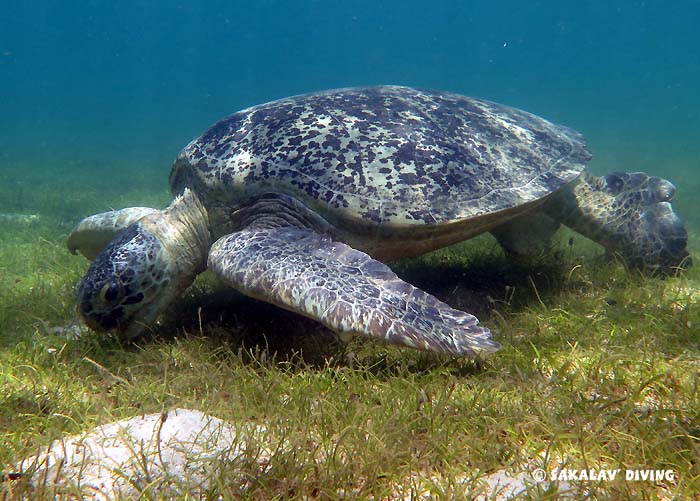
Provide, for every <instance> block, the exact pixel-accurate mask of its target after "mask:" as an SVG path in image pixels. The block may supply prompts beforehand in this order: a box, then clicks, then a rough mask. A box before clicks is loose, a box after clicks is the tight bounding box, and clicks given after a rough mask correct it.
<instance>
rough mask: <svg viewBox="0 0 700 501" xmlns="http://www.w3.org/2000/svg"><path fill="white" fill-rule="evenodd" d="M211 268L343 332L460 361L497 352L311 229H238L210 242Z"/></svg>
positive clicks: (464, 323)
mask: <svg viewBox="0 0 700 501" xmlns="http://www.w3.org/2000/svg"><path fill="white" fill-rule="evenodd" d="M208 264H209V268H210V269H211V270H212V271H214V273H216V274H217V275H219V276H220V277H221V278H223V279H224V280H225V281H226V282H227V283H228V284H230V285H232V286H233V287H235V288H236V289H238V290H240V291H241V292H243V293H244V294H246V295H248V296H252V297H255V298H257V299H261V300H263V301H267V302H270V303H272V304H275V305H277V306H280V307H282V308H285V309H288V310H291V311H294V312H297V313H300V314H302V315H305V316H307V317H310V318H312V319H315V320H318V321H319V322H321V323H323V324H324V325H326V326H327V327H329V328H331V329H332V330H334V331H336V332H338V333H340V334H360V335H366V336H371V337H377V338H382V339H384V340H386V341H389V342H392V343H396V344H401V345H405V346H410V347H412V348H418V349H422V350H427V351H433V352H438V353H446V354H450V355H462V356H473V355H480V354H487V353H491V352H494V351H496V350H497V349H498V347H499V345H498V343H496V342H494V341H492V340H491V333H490V331H489V330H488V329H486V328H485V327H480V326H478V325H477V324H478V320H477V318H476V317H474V316H473V315H470V314H468V313H465V312H463V311H459V310H455V309H453V308H451V307H450V306H448V305H447V304H445V303H443V302H441V301H439V300H438V299H436V298H435V297H433V296H431V295H430V294H428V293H426V292H424V291H422V290H420V289H417V288H416V287H413V286H412V285H411V284H409V283H406V282H404V281H403V280H401V279H400V278H398V277H397V276H396V274H395V273H394V272H393V271H391V269H389V267H387V266H386V265H384V264H382V263H380V262H379V261H375V260H374V259H372V258H371V257H370V256H368V255H367V254H365V253H363V252H360V251H358V250H355V249H353V248H352V247H349V246H348V245H346V244H343V243H340V242H335V241H333V240H332V239H331V238H330V237H328V236H326V235H321V234H318V233H315V232H313V231H310V230H306V229H300V228H274V229H267V228H266V229H262V228H261V229H247V230H243V231H239V232H237V233H233V234H231V235H227V236H225V237H222V238H220V239H219V240H218V241H217V242H216V243H214V245H213V246H212V249H211V251H210V253H209V263H208Z"/></svg>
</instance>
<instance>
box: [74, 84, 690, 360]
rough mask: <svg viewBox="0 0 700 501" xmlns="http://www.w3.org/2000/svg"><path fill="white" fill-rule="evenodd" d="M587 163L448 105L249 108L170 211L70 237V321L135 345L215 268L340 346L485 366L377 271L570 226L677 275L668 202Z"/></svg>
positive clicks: (388, 98) (473, 334) (393, 97)
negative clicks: (78, 318) (363, 339)
mask: <svg viewBox="0 0 700 501" xmlns="http://www.w3.org/2000/svg"><path fill="white" fill-rule="evenodd" d="M590 156H591V155H590V154H589V152H588V151H587V149H586V146H585V142H584V139H583V137H582V136H581V135H580V134H579V133H577V132H575V131H573V130H571V129H569V128H566V127H562V126H559V125H555V124H553V123H550V122H548V121H547V120H544V119H542V118H539V117H537V116H535V115H532V114H530V113H526V112H524V111H520V110H517V109H514V108H510V107H507V106H502V105H499V104H495V103H492V102H488V101H483V100H480V99H473V98H469V97H464V96H461V95H457V94H452V93H448V92H437V91H428V90H420V89H414V88H409V87H399V86H378V87H367V88H350V89H340V90H331V91H326V92H318V93H313V94H306V95H301V96H296V97H290V98H287V99H281V100H278V101H273V102H270V103H267V104H262V105H259V106H254V107H252V108H248V109H246V110H243V111H239V112H237V113H234V114H233V115H230V116H228V117H227V118H224V119H223V120H221V121H219V122H218V123H216V124H214V125H213V126H212V127H211V128H209V129H208V130H207V131H206V132H204V134H202V135H201V136H200V137H199V138H197V139H195V140H194V141H192V142H191V143H190V144H189V145H187V146H186V147H185V149H184V150H183V151H182V152H181V153H180V154H179V156H178V157H177V159H176V160H175V163H174V166H173V168H172V171H171V173H170V187H171V190H172V192H173V194H174V195H176V197H175V199H174V201H173V202H172V203H171V205H170V206H168V207H167V208H166V209H164V210H156V209H150V208H143V207H137V208H128V209H122V210H118V211H113V212H107V213H104V214H98V215H95V216H91V217H88V218H86V219H84V220H83V221H82V222H81V223H79V224H78V226H77V227H76V228H75V229H74V230H73V232H72V233H71V235H70V236H69V238H68V247H69V249H70V250H71V251H72V252H74V253H75V252H76V251H80V252H81V253H82V254H83V255H84V256H86V257H87V258H88V259H92V260H93V262H92V265H91V266H90V268H89V270H88V271H87V273H86V275H85V277H84V278H83V279H82V281H81V282H80V285H79V287H78V302H79V308H80V311H81V313H82V316H83V317H84V319H85V321H86V323H87V324H88V325H89V326H90V327H92V328H93V329H95V330H100V331H115V332H117V333H119V334H121V335H122V336H125V337H132V336H135V335H137V334H139V333H140V332H141V331H142V330H143V328H144V327H145V326H146V325H148V324H149V323H151V322H152V321H153V320H154V319H155V317H156V316H157V315H158V314H159V312H161V311H162V310H163V309H164V308H165V307H166V306H167V305H168V304H169V303H170V302H171V301H172V300H173V299H174V298H175V297H176V296H177V295H178V294H180V293H181V292H182V291H183V290H184V289H185V288H186V287H188V286H189V285H190V284H191V283H192V281H193V279H194V277H195V276H196V275H197V274H198V273H201V272H202V271H204V270H205V269H207V268H208V269H210V270H211V271H213V272H214V273H215V274H216V275H218V276H219V277H220V278H221V279H223V280H224V282H226V283H227V284H229V285H231V286H232V287H235V288H236V289H238V290H239V291H241V292H242V293H244V294H246V295H249V296H252V297H255V298H258V299H262V300H264V301H268V302H270V303H273V304H275V305H278V306H280V307H282V308H286V309H288V310H291V311H295V312H298V313H301V314H302V315H306V316H308V317H310V318H313V319H315V320H318V321H319V322H322V323H323V324H325V325H326V326H328V327H329V328H331V329H332V330H334V331H336V332H338V333H339V334H362V335H368V336H374V337H378V338H383V339H385V340H387V341H390V342H394V343H399V344H402V345H406V346H410V347H413V348H419V349H423V350H429V351H434V352H441V353H448V354H453V355H468V356H473V355H475V354H476V355H478V354H485V353H490V352H493V351H495V350H496V349H497V348H498V344H497V343H496V342H495V341H493V340H492V339H491V333H490V332H489V330H488V329H486V328H485V327H482V326H479V325H477V324H478V320H477V319H476V318H475V317H474V316H472V315H470V314H468V313H465V312H463V311H459V310H456V309H453V308H451V307H450V306H448V305H447V304H445V303H443V302H441V301H439V300H438V299H436V298H435V297H433V296H431V295H430V294H427V293H426V292H423V291H422V290H420V289H417V288H416V287H413V286H412V285H410V284H408V283H406V282H404V281H402V280H401V279H399V278H398V277H397V276H396V275H395V274H394V273H393V272H392V271H391V270H390V269H389V268H388V267H387V266H386V265H384V264H382V263H381V262H380V261H379V260H386V259H394V258H399V257H409V256H416V255H419V254H423V253H425V252H428V251H431V250H434V249H437V248H440V247H444V246H447V245H450V244H453V243H455V242H459V241H462V240H465V239H468V238H470V237H473V236H475V235H477V234H479V233H483V232H491V233H492V234H494V235H495V236H496V238H497V239H498V241H499V242H500V243H501V244H502V246H503V247H504V248H505V249H506V250H507V251H508V252H511V253H516V254H518V253H520V254H522V253H528V252H531V251H532V250H533V249H536V248H537V245H538V242H543V241H546V240H547V239H548V238H549V237H550V236H551V235H552V234H553V233H554V231H555V230H556V229H557V228H558V226H559V225H560V224H561V223H563V224H564V225H566V226H568V227H570V228H573V229H574V230H576V231H578V232H580V233H581V234H583V235H585V236H587V237H589V238H591V239H593V240H595V241H597V242H599V243H601V244H602V245H603V246H605V247H606V248H608V249H610V250H612V251H615V252H617V253H618V254H619V255H621V256H622V257H623V258H625V259H626V260H627V262H628V263H629V264H630V265H633V266H637V267H640V268H642V269H644V270H658V269H661V270H668V269H670V268H672V267H677V266H679V265H680V264H681V263H682V262H684V261H685V262H688V260H687V257H688V253H687V251H686V242H687V234H686V231H685V229H684V227H683V224H682V222H681V220H680V219H679V218H678V216H677V215H676V214H675V213H674V211H673V208H672V207H671V204H670V203H669V200H671V198H672V197H673V194H674V191H675V188H674V186H673V185H672V184H671V183H670V182H668V181H666V180H664V179H660V178H658V177H652V176H648V175H646V174H643V173H638V172H637V173H614V174H610V175H608V176H605V177H596V176H593V175H591V174H589V173H587V172H586V162H587V161H588V160H589V159H590Z"/></svg>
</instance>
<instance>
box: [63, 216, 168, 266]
mask: <svg viewBox="0 0 700 501" xmlns="http://www.w3.org/2000/svg"><path fill="white" fill-rule="evenodd" d="M156 212H160V211H159V210H157V209H151V208H150V207H128V208H126V209H121V210H113V211H109V212H102V213H100V214H95V215H94V216H90V217H86V218H85V219H83V220H82V221H80V223H78V225H77V226H76V227H75V228H74V229H73V231H71V233H70V235H69V236H68V242H67V245H68V250H70V251H71V253H73V254H76V253H77V252H80V253H81V254H82V255H83V256H85V257H86V258H88V259H89V260H90V261H92V260H94V259H95V256H97V254H99V253H100V251H101V250H102V249H104V248H105V247H106V246H107V244H109V243H110V242H111V241H112V240H114V237H116V236H117V234H118V233H119V232H121V231H123V230H125V229H126V228H127V227H128V226H130V225H131V224H133V223H135V222H136V221H138V220H139V219H141V218H143V217H144V216H148V215H149V214H154V213H156Z"/></svg>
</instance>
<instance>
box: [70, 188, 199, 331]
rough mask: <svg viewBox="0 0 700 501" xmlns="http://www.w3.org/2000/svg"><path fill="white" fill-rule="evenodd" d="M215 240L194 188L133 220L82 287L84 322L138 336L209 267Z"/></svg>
mask: <svg viewBox="0 0 700 501" xmlns="http://www.w3.org/2000/svg"><path fill="white" fill-rule="evenodd" d="M210 243H211V238H210V237H209V230H208V225H207V219H206V211H205V210H204V209H203V207H202V206H201V204H200V203H199V201H198V200H197V199H196V197H194V195H191V192H189V191H188V192H187V193H186V194H185V195H183V196H181V197H178V198H176V200H175V201H174V202H173V203H172V204H171V205H170V207H168V208H167V209H165V210H163V211H158V213H157V214H152V215H149V216H146V217H144V218H142V219H141V220H139V221H137V222H135V223H133V224H131V225H130V226H128V227H127V228H126V229H125V230H124V231H122V232H121V233H119V234H118V235H117V236H116V238H114V240H112V241H111V242H110V243H109V244H108V245H107V246H106V247H105V248H104V249H102V251H101V252H100V253H99V254H97V256H96V257H95V259H94V261H93V262H92V264H91V265H90V268H89V269H88V271H87V273H86V274H85V276H84V277H83V279H82V281H81V282H80V284H79V286H78V307H79V310H80V313H81V314H82V316H83V318H84V319H85V323H87V325H88V326H90V328H92V329H93V330H96V331H100V332H114V333H115V334H117V335H118V336H119V337H120V338H125V339H128V338H133V337H135V336H137V335H139V334H140V333H141V332H142V331H143V330H144V329H145V328H146V327H147V326H148V325H149V324H151V323H152V322H153V321H154V320H155V319H156V317H157V316H158V314H159V313H161V312H162V311H163V310H164V309H165V308H166V307H167V306H168V305H169V304H170V303H171V302H172V300H173V299H174V298H175V297H176V296H177V295H178V294H179V293H180V292H182V291H183V290H184V289H185V288H187V287H188V286H189V285H190V284H191V283H192V281H193V280H194V277H195V276H196V275H197V274H198V273H200V272H201V271H203V270H204V267H205V266H206V255H207V252H208V248H209V245H210Z"/></svg>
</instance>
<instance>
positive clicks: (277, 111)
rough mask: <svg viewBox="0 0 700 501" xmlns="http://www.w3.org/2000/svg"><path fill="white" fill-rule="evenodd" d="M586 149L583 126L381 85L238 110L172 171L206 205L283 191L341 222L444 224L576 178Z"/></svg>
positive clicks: (507, 207)
mask: <svg viewBox="0 0 700 501" xmlns="http://www.w3.org/2000/svg"><path fill="white" fill-rule="evenodd" d="M589 159H590V153H589V152H588V151H587V149H586V146H585V141H584V138H583V136H581V134H579V133H578V132H576V131H574V130H572V129H569V128H567V127H562V126H559V125H555V124H553V123H551V122H549V121H547V120H544V119H543V118H540V117H537V116H535V115H532V114H530V113H527V112H524V111H521V110H517V109H515V108H510V107H507V106H503V105H500V104H496V103H492V102H489V101H484V100H480V99H474V98H470V97H465V96H461V95H458V94H452V93H447V92H437V91H430V90H421V89H415V88H408V87H398V86H379V87H365V88H350V89H338V90H332V91H326V92H318V93H312V94H305V95H301V96H296V97H290V98H286V99H281V100H278V101H273V102H270V103H266V104H262V105H259V106H254V107H252V108H248V109H246V110H242V111H239V112H237V113H234V114H232V115H230V116H228V117H226V118H224V119H223V120H221V121H219V122H217V123H216V124H215V125H213V126H212V127H211V128H209V129H208V130H207V131H206V132H204V134H202V135H201V136H200V137H199V138H197V139H195V140H194V141H192V142H191V143H190V144H189V145H188V146H187V147H185V149H184V150H183V151H182V152H181V154H180V155H179V156H178V158H177V160H176V162H175V165H174V167H173V171H172V172H171V177H170V181H171V187H172V190H173V192H175V193H178V192H180V191H181V190H182V189H183V188H184V187H185V186H189V187H191V188H193V189H194V190H195V191H196V192H197V193H198V195H199V196H200V197H201V198H202V199H203V201H204V203H205V205H209V206H213V205H221V206H227V207H235V206H242V205H245V204H246V203H247V201H249V200H251V199H254V198H255V197H258V196H260V195H262V194H265V193H284V194H287V195H291V196H293V197H294V198H296V199H297V200H300V201H301V202H303V203H304V204H306V205H307V206H309V207H311V208H313V209H314V210H315V211H316V212H318V213H319V214H321V215H323V216H324V217H325V218H327V219H328V220H331V221H335V222H337V221H343V220H344V221H347V220H357V219H360V220H363V221H365V222H368V223H370V224H376V225H382V226H389V227H395V226H396V227H403V226H410V225H443V224H449V223H454V222H456V221H463V220H466V219H471V218H477V217H480V216H484V215H491V216H492V217H491V219H493V215H494V213H498V212H500V211H504V214H505V213H508V214H512V213H513V212H514V211H513V209H514V208H517V207H518V206H520V205H523V206H525V205H527V204H531V203H532V202H536V201H537V200H540V199H542V198H543V197H546V196H547V195H549V194H551V193H553V192H554V191H556V190H558V189H559V188H561V187H562V186H564V185H566V184H568V183H570V182H572V181H573V180H574V179H576V178H577V177H578V176H579V175H580V174H581V172H582V171H583V169H584V168H585V165H586V162H587V161H588V160H589ZM496 218H497V217H496Z"/></svg>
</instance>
